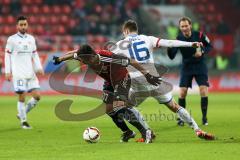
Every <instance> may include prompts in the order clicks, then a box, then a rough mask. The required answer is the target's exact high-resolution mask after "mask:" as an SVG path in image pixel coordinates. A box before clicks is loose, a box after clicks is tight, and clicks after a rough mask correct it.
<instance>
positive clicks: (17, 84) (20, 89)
mask: <svg viewBox="0 0 240 160" xmlns="http://www.w3.org/2000/svg"><path fill="white" fill-rule="evenodd" d="M13 88H14V91H15V93H17V94H23V93H24V92H26V91H27V80H26V79H19V78H13Z"/></svg>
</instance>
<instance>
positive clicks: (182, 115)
mask: <svg viewBox="0 0 240 160" xmlns="http://www.w3.org/2000/svg"><path fill="white" fill-rule="evenodd" d="M177 114H178V116H179V117H180V118H181V119H182V120H183V121H184V122H186V123H187V124H188V125H189V126H190V127H192V128H193V129H194V131H196V130H199V127H198V125H197V123H196V122H195V121H194V119H193V118H192V117H191V116H190V114H189V113H188V111H187V110H186V109H184V108H183V107H180V108H179V109H178V111H177Z"/></svg>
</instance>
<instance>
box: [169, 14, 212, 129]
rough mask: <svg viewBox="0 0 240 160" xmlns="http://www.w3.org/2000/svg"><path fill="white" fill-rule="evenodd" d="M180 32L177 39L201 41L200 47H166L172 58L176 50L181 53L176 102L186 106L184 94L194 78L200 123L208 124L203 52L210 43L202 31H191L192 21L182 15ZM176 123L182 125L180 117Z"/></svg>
mask: <svg viewBox="0 0 240 160" xmlns="http://www.w3.org/2000/svg"><path fill="white" fill-rule="evenodd" d="M179 28H180V31H181V32H180V33H179V35H178V36H177V39H178V40H181V41H187V42H202V44H203V46H202V47H200V48H197V49H195V48H168V56H169V58H170V59H174V57H175V55H176V54H177V52H178V50H180V52H181V54H182V67H181V72H180V74H181V76H180V84H179V86H180V94H179V99H178V103H179V105H180V106H182V107H184V108H185V107H186V96H187V92H188V88H189V87H190V88H191V87H192V80H193V78H195V80H196V82H197V84H198V86H199V91H200V95H201V110H202V124H203V125H208V121H207V109H208V87H209V82H208V69H207V65H206V63H205V56H204V55H205V54H207V53H208V52H209V51H210V50H211V49H212V45H211V43H210V40H209V39H208V37H207V36H206V35H205V34H203V33H202V32H198V31H192V21H191V19H190V18H188V17H182V18H181V19H180V20H179ZM178 125H180V126H182V125H184V122H183V121H182V120H181V119H178Z"/></svg>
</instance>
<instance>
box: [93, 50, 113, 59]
mask: <svg viewBox="0 0 240 160" xmlns="http://www.w3.org/2000/svg"><path fill="white" fill-rule="evenodd" d="M96 53H98V54H100V55H101V56H106V57H111V56H112V54H113V53H112V52H111V51H108V50H104V49H101V50H96Z"/></svg>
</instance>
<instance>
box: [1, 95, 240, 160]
mask: <svg viewBox="0 0 240 160" xmlns="http://www.w3.org/2000/svg"><path fill="white" fill-rule="evenodd" d="M63 98H70V99H73V100H74V104H73V106H72V108H71V110H72V112H74V113H79V112H84V111H87V110H90V109H91V108H92V107H95V106H96V105H97V104H99V103H101V101H100V100H98V99H93V98H88V97H77V96H74V97H73V96H42V99H41V102H40V103H39V105H38V106H37V108H35V109H34V110H32V111H31V112H30V113H29V115H28V119H29V122H30V124H31V125H32V127H33V129H32V130H22V129H20V126H19V121H18V120H17V119H16V112H17V111H16V97H0V159H4V160H14V159H16V160H27V159H30V160H35V159H38V160H54V159H56V160H80V159H81V160H83V159H87V160H91V159H101V160H102V159H118V160H120V159H134V160H136V159H144V160H145V159H146V160H147V159H151V160H153V159H162V160H167V159H172V160H203V159H204V160H206V159H209V160H226V159H229V160H235V159H239V157H240V97H239V94H237V93H235V94H210V96H209V113H208V117H209V126H201V125H200V127H201V128H202V129H203V130H206V131H209V132H211V133H214V134H215V135H216V136H217V137H218V139H217V140H215V141H205V140H201V139H198V138H197V137H196V136H195V135H194V133H193V131H192V130H191V129H190V128H189V127H187V126H184V127H178V126H176V122H175V121H173V120H172V115H171V112H170V111H169V110H168V109H167V108H166V107H165V106H163V105H159V104H157V102H156V101H155V100H154V99H148V100H147V101H145V102H144V103H143V104H142V105H141V106H140V107H138V109H139V110H141V113H142V114H144V116H145V117H146V118H147V119H148V121H149V125H150V126H151V128H152V129H153V130H154V131H155V132H156V134H157V138H156V140H155V141H154V143H152V144H144V143H141V144H139V143H136V142H135V141H134V140H131V141H130V142H129V143H120V142H119V139H120V130H119V129H118V128H116V127H115V126H114V125H113V123H112V121H111V119H110V118H109V117H107V116H106V115H104V116H102V117H99V118H97V119H94V120H90V121H84V122H65V121H61V120H59V119H58V118H57V117H56V116H55V113H54V107H55V105H56V104H57V102H59V101H60V100H62V99H63ZM187 104H188V107H187V108H188V110H190V111H191V114H192V115H193V117H194V118H195V120H196V121H197V122H198V123H200V122H201V111H200V106H199V105H200V98H199V96H197V95H190V96H189V97H188V99H187ZM159 112H161V113H164V114H165V115H167V116H168V117H169V119H164V118H159V117H158V118H157V119H156V117H152V118H151V120H150V115H151V114H152V115H154V113H157V114H156V115H157V116H159ZM89 126H96V127H97V128H98V129H99V130H100V132H101V139H100V141H99V143H97V144H87V143H86V142H84V141H83V139H82V133H83V131H84V129H85V128H86V127H89ZM139 136H140V135H139V134H138V137H139Z"/></svg>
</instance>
